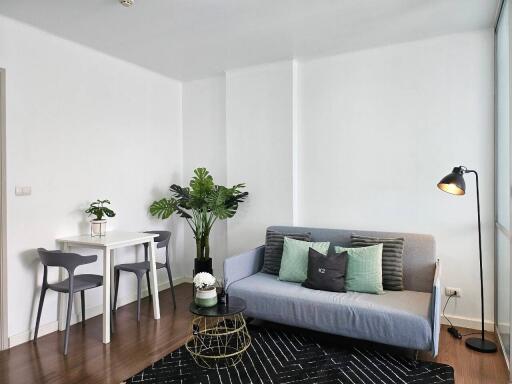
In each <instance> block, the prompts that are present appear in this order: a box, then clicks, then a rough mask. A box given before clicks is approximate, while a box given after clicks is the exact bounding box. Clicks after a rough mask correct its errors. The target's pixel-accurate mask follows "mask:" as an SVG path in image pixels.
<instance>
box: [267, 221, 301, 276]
mask: <svg viewBox="0 0 512 384" xmlns="http://www.w3.org/2000/svg"><path fill="white" fill-rule="evenodd" d="M285 236H286V237H289V238H291V239H295V240H302V241H311V233H309V232H307V233H281V232H275V231H271V230H267V238H266V240H265V255H264V256H263V269H262V270H261V271H262V272H265V273H270V274H272V275H279V269H280V268H281V258H282V257H283V243H284V237H285Z"/></svg>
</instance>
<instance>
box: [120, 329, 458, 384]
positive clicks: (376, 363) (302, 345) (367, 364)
mask: <svg viewBox="0 0 512 384" xmlns="http://www.w3.org/2000/svg"><path fill="white" fill-rule="evenodd" d="M249 332H250V334H251V338H252V344H251V346H250V347H249V349H248V350H247V351H246V353H245V356H244V358H243V359H242V361H241V362H240V363H238V364H237V365H236V366H234V367H229V368H223V369H205V368H201V367H199V366H197V365H196V363H195V362H194V360H193V359H192V357H191V356H190V354H189V353H188V351H187V350H186V349H185V347H181V348H180V349H178V350H176V351H174V352H172V353H170V354H169V355H167V356H165V357H164V358H163V359H161V360H159V361H157V362H156V363H154V364H153V365H151V366H150V367H147V368H146V369H144V370H143V371H142V372H139V373H138V374H137V375H135V376H133V377H132V378H130V379H128V380H127V381H126V383H129V384H131V383H152V384H160V383H161V384H167V383H169V384H170V383H180V384H268V383H275V384H291V383H300V384H312V383H315V384H327V383H351V384H359V383H361V384H368V383H374V384H377V383H378V384H396V383H402V384H408V383H414V384H426V383H428V384H436V383H454V372H453V368H452V367H450V366H449V365H446V364H439V363H434V362H425V361H415V360H412V359H408V358H406V357H403V356H400V355H399V354H390V353H386V352H382V351H379V350H378V349H369V348H367V347H365V348H360V347H357V346H352V345H350V346H343V345H330V344H326V343H325V342H320V341H318V340H316V338H314V337H313V336H312V335H309V334H307V335H305V334H302V333H301V332H300V331H297V330H296V329H294V330H292V331H289V330H282V329H274V328H267V327H255V326H249Z"/></svg>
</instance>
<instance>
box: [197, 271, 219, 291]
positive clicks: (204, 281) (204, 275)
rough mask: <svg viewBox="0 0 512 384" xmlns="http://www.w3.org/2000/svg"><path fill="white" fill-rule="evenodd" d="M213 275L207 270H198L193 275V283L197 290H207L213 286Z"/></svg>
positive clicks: (214, 280)
mask: <svg viewBox="0 0 512 384" xmlns="http://www.w3.org/2000/svg"><path fill="white" fill-rule="evenodd" d="M215 282H216V279H215V276H213V275H211V274H209V273H208V272H200V273H198V274H197V275H196V276H195V277H194V285H195V287H196V288H197V289H199V290H203V291H204V290H207V289H211V288H212V287H215Z"/></svg>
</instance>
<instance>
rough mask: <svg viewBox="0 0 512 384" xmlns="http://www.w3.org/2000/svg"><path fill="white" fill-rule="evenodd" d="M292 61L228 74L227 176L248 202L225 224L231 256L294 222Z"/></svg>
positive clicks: (263, 240) (260, 242)
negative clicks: (276, 227) (271, 227)
mask: <svg viewBox="0 0 512 384" xmlns="http://www.w3.org/2000/svg"><path fill="white" fill-rule="evenodd" d="M293 79H294V63H293V62H291V61H287V62H280V63H275V64H269V65H264V66H258V67H251V68H247V69H241V70H236V71H229V72H228V73H227V74H226V127H227V132H226V134H227V169H228V172H227V175H228V183H229V184H238V183H241V182H244V183H246V184H247V190H248V191H249V198H248V200H247V202H244V203H243V204H241V205H240V209H239V213H238V214H237V215H236V216H235V217H234V218H232V219H230V220H229V221H228V251H229V254H235V253H237V252H240V251H243V250H247V249H249V248H251V247H255V246H258V245H261V244H263V243H264V242H265V228H266V227H267V226H269V225H272V224H282V225H287V224H289V225H291V224H292V223H293V134H294V123H295V119H294V114H293V105H294V82H293Z"/></svg>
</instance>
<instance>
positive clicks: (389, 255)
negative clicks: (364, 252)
mask: <svg viewBox="0 0 512 384" xmlns="http://www.w3.org/2000/svg"><path fill="white" fill-rule="evenodd" d="M351 242H352V247H368V246H370V245H376V244H382V245H383V248H382V286H383V288H384V289H385V290H388V291H402V290H403V289H404V284H403V260H402V255H403V253H404V242H405V239H404V238H403V237H399V238H378V237H370V236H360V235H356V234H352V236H351Z"/></svg>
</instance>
